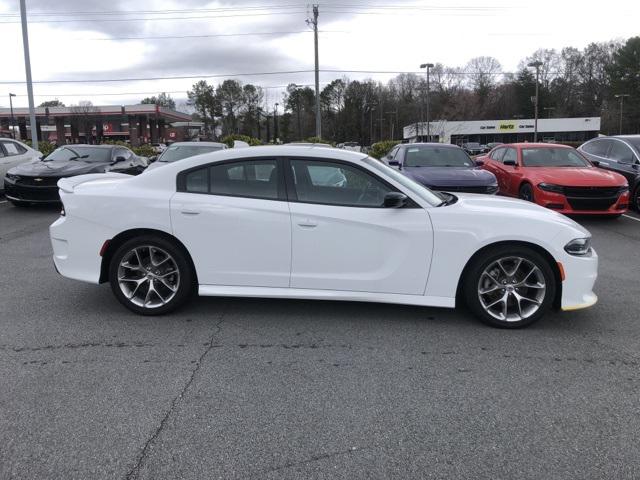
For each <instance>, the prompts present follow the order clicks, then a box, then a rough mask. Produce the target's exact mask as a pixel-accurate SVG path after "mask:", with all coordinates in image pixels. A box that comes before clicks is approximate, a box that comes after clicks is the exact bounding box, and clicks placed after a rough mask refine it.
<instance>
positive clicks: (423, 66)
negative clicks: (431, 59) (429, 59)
mask: <svg viewBox="0 0 640 480" xmlns="http://www.w3.org/2000/svg"><path fill="white" fill-rule="evenodd" d="M433 66H434V65H433V63H423V64H422V65H420V68H426V69H427V142H430V141H431V125H430V123H429V122H430V121H431V117H430V115H429V71H430V70H431V69H432V68H433Z"/></svg>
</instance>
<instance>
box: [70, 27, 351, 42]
mask: <svg viewBox="0 0 640 480" xmlns="http://www.w3.org/2000/svg"><path fill="white" fill-rule="evenodd" d="M298 33H311V31H310V30H298V31H292V32H253V33H214V34H203V35H167V36H153V37H110V38H84V39H82V40H93V41H105V42H106V41H115V40H165V39H182V38H210V37H245V36H247V37H248V36H261V35H265V36H266V35H293V34H298ZM319 33H345V32H343V31H340V30H324V31H321V32H319Z"/></svg>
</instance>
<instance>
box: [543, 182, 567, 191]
mask: <svg viewBox="0 0 640 480" xmlns="http://www.w3.org/2000/svg"><path fill="white" fill-rule="evenodd" d="M538 188H539V189H540V190H544V191H545V192H553V193H564V187H562V186H561V185H554V184H553V183H539V184H538Z"/></svg>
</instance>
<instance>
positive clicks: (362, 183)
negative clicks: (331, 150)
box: [291, 160, 392, 208]
mask: <svg viewBox="0 0 640 480" xmlns="http://www.w3.org/2000/svg"><path fill="white" fill-rule="evenodd" d="M291 170H292V175H293V181H294V185H295V189H296V195H297V197H298V201H300V202H308V203H321V204H326V205H342V206H350V207H370V208H377V207H382V206H383V204H384V197H385V195H386V194H387V193H389V192H391V191H392V189H391V188H390V187H388V186H387V185H386V184H384V183H383V182H382V181H380V180H378V179H377V178H376V177H375V176H373V175H371V174H370V173H368V172H365V171H364V170H361V169H359V168H355V167H352V166H350V165H346V164H342V163H332V162H324V161H322V162H319V161H312V160H291Z"/></svg>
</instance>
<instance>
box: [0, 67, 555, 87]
mask: <svg viewBox="0 0 640 480" xmlns="http://www.w3.org/2000/svg"><path fill="white" fill-rule="evenodd" d="M319 71H320V73H364V74H372V75H373V74H375V75H400V74H415V75H419V74H421V73H422V72H420V71H408V70H342V69H320V70H319ZM311 72H315V70H313V69H311V70H284V71H279V72H251V73H216V74H200V75H177V76H166V77H131V78H96V79H85V80H73V79H69V80H64V79H60V80H58V79H56V80H38V81H34V82H33V83H39V84H49V83H111V82H139V81H156V80H185V79H193V78H202V79H204V78H225V77H260V76H267V75H269V76H271V75H295V74H299V73H311ZM547 73H548V74H549V75H556V74H558V73H559V72H547ZM436 74H442V75H485V76H498V75H515V74H517V72H466V71H448V72H441V73H440V72H436ZM22 83H24V81H0V85H19V84H22Z"/></svg>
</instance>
